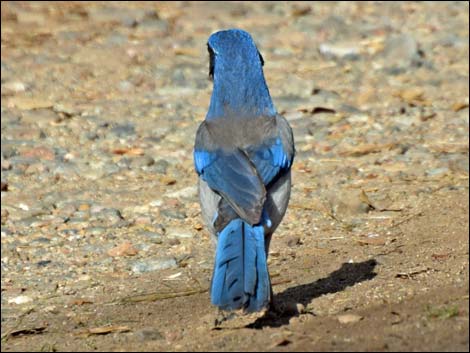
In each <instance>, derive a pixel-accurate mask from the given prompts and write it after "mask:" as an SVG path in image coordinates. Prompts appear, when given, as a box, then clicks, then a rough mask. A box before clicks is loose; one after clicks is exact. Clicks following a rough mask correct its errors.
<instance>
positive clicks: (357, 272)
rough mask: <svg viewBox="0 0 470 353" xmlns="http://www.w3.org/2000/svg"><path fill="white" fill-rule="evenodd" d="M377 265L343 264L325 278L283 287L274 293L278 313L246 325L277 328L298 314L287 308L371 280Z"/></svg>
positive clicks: (258, 327)
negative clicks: (282, 290)
mask: <svg viewBox="0 0 470 353" xmlns="http://www.w3.org/2000/svg"><path fill="white" fill-rule="evenodd" d="M376 265H377V261H376V260H375V259H371V260H367V261H364V262H359V263H344V264H342V265H341V268H340V269H338V270H336V271H334V272H332V273H331V274H330V275H329V276H328V277H326V278H321V279H319V280H317V281H315V282H312V283H308V284H301V285H299V286H295V287H291V288H288V289H286V290H285V291H284V292H282V293H279V294H276V295H275V296H274V303H275V306H276V309H277V311H278V312H280V313H273V312H272V311H270V312H267V313H266V314H265V315H264V316H263V317H260V318H259V319H257V320H256V321H255V322H254V323H252V324H250V325H248V326H247V328H254V329H261V328H263V327H280V326H283V325H287V324H289V320H290V318H292V317H294V316H298V315H299V312H298V311H297V310H287V309H286V308H290V307H293V305H295V304H296V303H301V304H303V305H304V306H305V307H306V306H307V305H308V304H309V303H310V302H311V301H312V300H313V299H315V298H318V297H320V296H322V295H323V294H328V293H336V292H339V291H342V290H344V289H345V288H346V287H349V286H353V285H355V284H356V283H359V282H363V281H368V280H371V279H372V278H374V277H375V276H376V273H375V272H374V268H375V266H376Z"/></svg>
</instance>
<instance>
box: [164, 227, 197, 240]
mask: <svg viewBox="0 0 470 353" xmlns="http://www.w3.org/2000/svg"><path fill="white" fill-rule="evenodd" d="M166 234H167V236H168V237H170V238H192V237H194V234H193V233H192V232H191V231H190V230H188V229H185V228H176V227H175V228H168V229H167V231H166Z"/></svg>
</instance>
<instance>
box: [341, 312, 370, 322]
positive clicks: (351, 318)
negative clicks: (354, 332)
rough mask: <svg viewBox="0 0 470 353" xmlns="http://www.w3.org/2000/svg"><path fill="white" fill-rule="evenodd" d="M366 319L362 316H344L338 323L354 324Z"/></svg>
mask: <svg viewBox="0 0 470 353" xmlns="http://www.w3.org/2000/svg"><path fill="white" fill-rule="evenodd" d="M363 318H364V317H362V316H360V315H355V314H344V315H339V316H338V321H339V322H340V323H342V324H354V323H356V322H359V321H361V320H362V319H363Z"/></svg>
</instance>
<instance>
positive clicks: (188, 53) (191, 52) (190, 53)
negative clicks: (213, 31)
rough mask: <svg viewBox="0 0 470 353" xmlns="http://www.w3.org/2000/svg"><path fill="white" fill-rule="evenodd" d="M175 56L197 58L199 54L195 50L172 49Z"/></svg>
mask: <svg viewBox="0 0 470 353" xmlns="http://www.w3.org/2000/svg"><path fill="white" fill-rule="evenodd" d="M174 53H175V55H184V56H192V57H195V58H197V57H199V55H200V52H199V50H198V49H196V48H175V49H174Z"/></svg>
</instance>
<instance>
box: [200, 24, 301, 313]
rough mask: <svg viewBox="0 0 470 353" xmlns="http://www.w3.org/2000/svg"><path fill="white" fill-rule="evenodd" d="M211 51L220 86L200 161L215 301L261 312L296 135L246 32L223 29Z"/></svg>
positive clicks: (266, 300) (212, 67)
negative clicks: (270, 250) (271, 242)
mask: <svg viewBox="0 0 470 353" xmlns="http://www.w3.org/2000/svg"><path fill="white" fill-rule="evenodd" d="M208 49H209V53H210V59H211V62H210V75H211V77H212V78H213V80H214V89H213V92H212V97H211V102H210V106H209V111H208V113H207V116H206V120H205V121H204V122H203V123H202V124H201V125H200V127H199V129H198V132H197V135H196V143H195V148H194V164H195V169H196V171H197V173H198V174H199V177H200V184H199V185H200V198H201V209H202V213H203V216H204V218H205V220H206V222H207V223H208V226H209V229H211V231H212V232H213V235H214V236H216V237H217V249H216V256H215V264H214V273H213V276H212V285H211V301H212V303H213V304H214V305H216V306H218V307H219V308H221V309H223V310H236V309H244V310H246V311H259V310H262V309H263V308H265V307H266V306H267V305H268V304H269V302H270V300H271V284H270V279H269V273H268V266H267V244H269V240H270V238H271V235H272V233H273V232H274V230H275V228H276V227H277V225H278V224H279V223H280V221H281V219H282V217H283V215H284V213H285V210H286V208H287V203H288V200H289V196H290V167H291V165H292V162H293V159H294V154H295V151H294V142H293V136H292V130H291V129H290V126H289V124H288V123H287V121H286V120H285V119H284V118H283V117H281V116H280V115H278V114H277V112H276V109H275V108H274V105H273V103H272V100H271V96H270V94H269V90H268V87H267V85H266V81H265V79H264V75H263V69H262V66H263V63H264V62H263V59H262V57H261V54H260V53H259V51H258V49H257V48H256V45H255V44H254V42H253V39H252V38H251V36H250V35H249V34H248V33H247V32H245V31H242V30H227V31H220V32H217V33H215V34H213V35H212V36H211V37H210V38H209V41H208Z"/></svg>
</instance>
